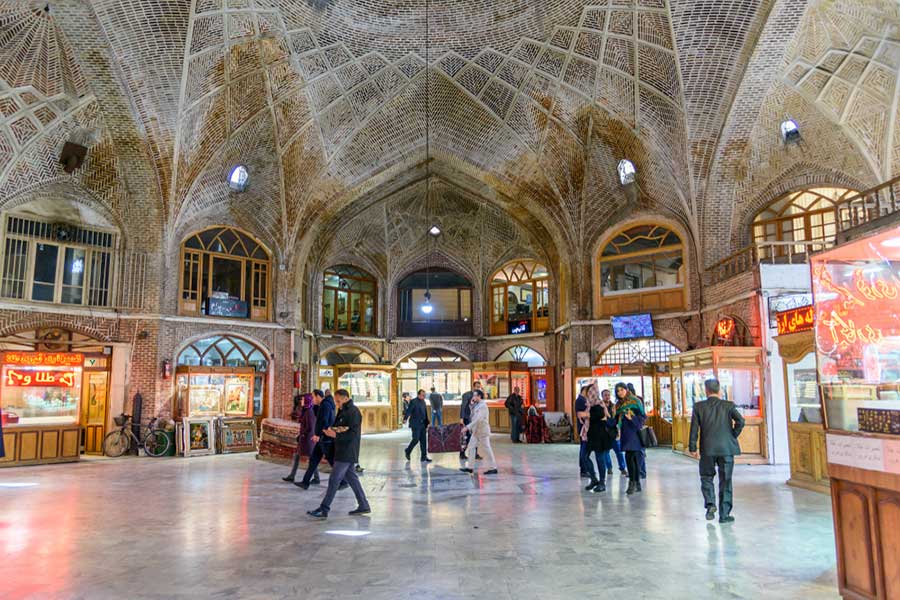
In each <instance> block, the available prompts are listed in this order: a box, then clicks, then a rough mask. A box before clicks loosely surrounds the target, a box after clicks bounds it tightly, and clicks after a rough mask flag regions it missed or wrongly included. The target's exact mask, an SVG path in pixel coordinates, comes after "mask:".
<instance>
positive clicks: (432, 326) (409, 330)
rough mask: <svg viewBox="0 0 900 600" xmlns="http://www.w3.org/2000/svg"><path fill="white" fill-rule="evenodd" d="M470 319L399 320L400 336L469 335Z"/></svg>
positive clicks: (470, 329)
mask: <svg viewBox="0 0 900 600" xmlns="http://www.w3.org/2000/svg"><path fill="white" fill-rule="evenodd" d="M472 331H473V330H472V322H471V321H400V323H399V324H398V326H397V335H398V336H400V337H471V336H472Z"/></svg>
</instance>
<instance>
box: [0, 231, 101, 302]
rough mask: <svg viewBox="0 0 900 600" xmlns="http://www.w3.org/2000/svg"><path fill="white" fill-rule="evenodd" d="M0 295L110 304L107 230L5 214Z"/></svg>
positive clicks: (22, 298) (25, 298) (53, 300)
mask: <svg viewBox="0 0 900 600" xmlns="http://www.w3.org/2000/svg"><path fill="white" fill-rule="evenodd" d="M5 225H6V226H5V227H4V229H3V235H4V244H3V279H2V282H0V296H3V297H4V298H13V299H16V300H32V301H35V302H52V303H56V304H71V305H86V306H111V305H112V303H113V294H112V289H111V285H112V269H113V261H114V258H115V248H116V244H117V238H116V234H115V233H114V232H113V231H109V230H102V229H97V228H86V227H81V226H77V225H70V224H66V223H51V222H49V221H42V220H38V219H34V218H31V217H25V216H16V215H7V216H6V218H5Z"/></svg>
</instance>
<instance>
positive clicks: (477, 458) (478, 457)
mask: <svg viewBox="0 0 900 600" xmlns="http://www.w3.org/2000/svg"><path fill="white" fill-rule="evenodd" d="M475 460H481V455H480V454H478V453H477V452H476V453H475Z"/></svg>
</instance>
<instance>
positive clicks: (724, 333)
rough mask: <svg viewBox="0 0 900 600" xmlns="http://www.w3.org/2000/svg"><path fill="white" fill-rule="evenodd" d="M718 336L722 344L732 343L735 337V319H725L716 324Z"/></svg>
mask: <svg viewBox="0 0 900 600" xmlns="http://www.w3.org/2000/svg"><path fill="white" fill-rule="evenodd" d="M716 336H717V337H718V338H719V340H720V341H722V342H730V341H731V338H733V337H734V319H732V318H731V317H723V318H721V319H719V320H718V321H717V322H716Z"/></svg>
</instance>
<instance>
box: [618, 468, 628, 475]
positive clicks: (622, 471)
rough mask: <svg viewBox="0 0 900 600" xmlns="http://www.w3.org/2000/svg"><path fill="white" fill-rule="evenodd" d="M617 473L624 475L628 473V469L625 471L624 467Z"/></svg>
mask: <svg viewBox="0 0 900 600" xmlns="http://www.w3.org/2000/svg"><path fill="white" fill-rule="evenodd" d="M619 473H620V474H621V475H625V476H627V475H628V471H626V470H625V469H619Z"/></svg>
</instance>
